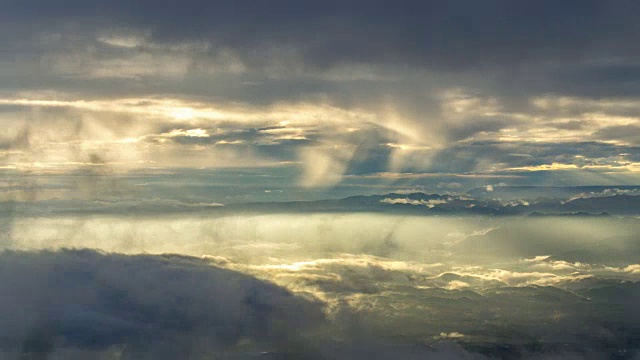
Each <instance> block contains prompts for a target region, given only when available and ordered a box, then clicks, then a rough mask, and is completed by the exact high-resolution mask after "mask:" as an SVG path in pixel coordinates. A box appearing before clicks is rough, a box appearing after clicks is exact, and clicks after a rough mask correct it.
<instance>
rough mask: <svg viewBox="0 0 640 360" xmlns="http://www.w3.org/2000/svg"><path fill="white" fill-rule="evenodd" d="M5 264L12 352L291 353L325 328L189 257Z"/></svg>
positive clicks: (71, 257) (247, 280) (313, 310)
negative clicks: (306, 336)
mask: <svg viewBox="0 0 640 360" xmlns="http://www.w3.org/2000/svg"><path fill="white" fill-rule="evenodd" d="M0 258H1V261H0V263H1V264H2V265H0V268H1V269H2V271H1V272H0V303H1V304H2V306H1V308H2V310H0V312H1V313H2V316H0V328H1V329H2V330H0V349H2V350H4V351H7V352H17V353H22V354H23V355H27V354H38V353H41V354H53V353H55V352H57V351H71V350H73V349H76V350H86V351H98V350H101V351H106V352H109V351H114V350H116V349H119V352H120V353H121V356H122V358H138V357H139V356H141V355H142V354H148V355H149V356H153V357H154V358H167V359H168V358H176V357H181V358H190V357H192V356H196V355H198V356H199V354H203V353H206V352H214V353H215V352H220V351H224V350H233V349H236V350H237V349H238V347H242V346H243V345H242V344H245V345H244V346H247V345H249V344H250V345H249V348H253V349H254V351H261V350H269V351H277V350H278V349H280V348H284V349H287V350H289V349H290V348H293V347H295V346H298V345H296V342H300V343H302V342H303V337H304V335H303V334H304V333H305V332H309V331H312V330H313V329H314V327H316V326H318V325H319V324H321V323H322V321H323V314H322V311H321V307H320V305H319V304H317V303H313V302H310V301H308V300H303V299H301V298H298V297H296V296H294V295H292V294H291V293H290V292H288V291H287V290H284V289H282V288H278V287H276V286H274V285H271V284H269V283H266V282H263V281H260V280H257V279H255V278H252V277H250V276H247V275H242V274H239V273H235V272H232V271H230V270H223V269H220V268H216V267H213V266H211V265H209V264H208V263H207V262H206V261H203V260H198V259H194V258H189V257H184V256H172V255H164V256H149V255H136V256H125V255H117V254H102V253H97V252H94V251H89V250H61V251H57V252H49V251H44V252H6V251H5V252H3V253H1V254H0ZM42 356H46V355H42Z"/></svg>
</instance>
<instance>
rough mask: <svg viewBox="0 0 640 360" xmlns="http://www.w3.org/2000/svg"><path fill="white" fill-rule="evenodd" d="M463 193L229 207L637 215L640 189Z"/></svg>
mask: <svg viewBox="0 0 640 360" xmlns="http://www.w3.org/2000/svg"><path fill="white" fill-rule="evenodd" d="M490 190H491V191H488V190H487V189H486V188H481V189H474V190H471V191H469V192H467V193H465V194H455V195H453V194H425V193H422V192H415V193H409V194H399V193H389V194H385V195H371V196H351V197H347V198H343V199H337V200H319V201H296V202H278V203H253V204H240V205H234V206H229V207H228V208H227V210H229V209H231V208H233V209H243V210H252V211H270V212H388V213H408V214H425V215H427V214H434V215H436V214H442V215H447V214H450V215H456V214H460V215H463V214H469V215H530V216H558V215H561V216H607V215H624V216H634V215H640V186H621V187H605V186H588V187H552V188H549V187H508V186H500V187H496V188H493V189H490Z"/></svg>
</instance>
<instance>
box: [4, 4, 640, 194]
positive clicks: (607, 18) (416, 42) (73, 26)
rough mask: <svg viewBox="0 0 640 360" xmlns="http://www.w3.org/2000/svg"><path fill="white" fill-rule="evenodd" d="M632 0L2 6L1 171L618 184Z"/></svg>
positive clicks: (631, 89) (630, 127)
mask: <svg viewBox="0 0 640 360" xmlns="http://www.w3.org/2000/svg"><path fill="white" fill-rule="evenodd" d="M637 13H638V5H637V4H636V3H635V2H633V1H630V0H618V1H611V2H607V3H602V2H599V1H586V2H585V1H569V2H563V4H561V5H559V4H556V3H553V2H550V1H538V2H536V3H535V4H533V3H518V4H513V3H511V2H508V1H491V2H489V3H483V4H478V3H476V2H474V1H468V0H456V1H453V2H447V4H446V5H445V4H439V3H436V2H424V1H403V2H401V3H398V4H395V5H394V6H389V5H388V4H386V3H383V2H378V1H374V2H370V1H367V2H363V1H350V2H348V3H347V4H344V3H340V4H338V3H337V2H333V1H329V2H322V3H318V4H304V5H302V4H299V3H297V2H294V1H276V2H270V3H269V4H256V3H253V2H237V1H233V2H230V1H214V2H204V1H199V0H189V1H187V2H184V3H181V4H180V5H177V4H173V3H169V2H162V3H157V2H153V3H151V2H147V1H135V2H124V1H113V2H109V3H108V4H106V3H102V2H99V3H95V2H91V1H89V2H72V3H68V2H65V3H64V4H62V3H61V2H58V1H51V2H48V3H47V4H44V5H43V4H41V3H40V2H36V1H20V2H17V1H9V2H8V3H7V4H6V6H5V11H3V14H2V15H0V16H1V19H0V20H2V21H1V23H2V25H1V26H2V31H1V32H2V33H3V37H4V38H5V40H6V41H5V43H6V44H7V46H6V47H5V49H3V51H2V52H1V53H0V64H1V66H0V79H2V82H0V83H1V84H2V86H1V87H0V111H1V113H0V122H2V124H3V125H4V127H5V128H8V129H9V131H8V132H7V134H6V135H4V136H3V137H2V138H1V139H0V159H1V161H2V164H0V166H2V167H3V169H15V170H18V171H20V172H25V171H32V172H33V171H37V172H52V171H57V172H60V171H62V172H68V171H73V170H77V169H78V168H87V167H88V168H92V169H96V168H100V169H108V171H122V170H123V169H124V170H131V169H140V168H144V169H148V168H150V167H162V168H175V167H187V168H214V169H219V168H226V167H239V166H240V167H253V168H255V167H273V166H281V165H282V164H288V165H290V166H294V167H296V168H297V169H298V170H299V172H298V173H297V174H296V175H295V176H294V177H293V178H292V181H293V182H295V183H297V184H299V185H302V186H305V187H321V186H333V185H336V184H339V183H341V182H343V181H344V180H345V177H344V176H345V175H357V174H371V173H379V172H392V173H400V174H401V173H407V172H413V173H443V172H445V173H456V174H483V173H492V174H496V173H497V174H502V175H503V176H504V175H505V172H506V173H509V172H514V171H515V172H523V173H525V175H524V176H533V175H532V174H528V173H532V172H535V173H538V174H542V175H540V176H538V177H537V180H538V181H554V180H553V177H554V176H555V175H553V174H554V173H556V172H559V171H563V172H565V173H566V174H567V177H568V178H569V179H568V180H566V183H568V184H575V183H581V182H582V181H584V182H589V183H592V184H594V183H603V182H605V181H611V179H615V180H614V181H615V182H617V183H625V184H631V183H634V182H637V176H638V175H637V174H638V169H639V168H638V166H639V165H638V164H639V159H638V158H637V156H636V155H635V154H637V153H638V148H637V147H638V146H639V144H638V141H637V138H638V137H639V129H640V127H639V122H638V121H639V119H638V116H637V113H638V110H639V108H640V105H638V97H639V96H640V94H638V92H637V89H638V86H637V82H638V76H637V75H638V68H639V66H640V65H638V64H639V63H638V58H639V56H640V49H639V48H638V46H636V45H635V44H636V41H635V40H636V39H637V37H638V31H639V30H638V28H637V26H636V25H635V24H637V22H638V19H637V16H636V15H635V14H637ZM26 24H29V26H27V25H26ZM563 177H565V176H564V175H563ZM505 179H508V178H505ZM256 181H257V180H256Z"/></svg>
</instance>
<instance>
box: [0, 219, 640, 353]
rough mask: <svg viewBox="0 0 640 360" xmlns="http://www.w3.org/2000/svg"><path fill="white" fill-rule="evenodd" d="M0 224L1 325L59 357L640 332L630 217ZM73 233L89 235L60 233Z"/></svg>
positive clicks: (553, 342) (7, 341)
mask: <svg viewBox="0 0 640 360" xmlns="http://www.w3.org/2000/svg"><path fill="white" fill-rule="evenodd" d="M4 226H5V227H6V229H4V231H3V233H4V234H5V235H4V238H2V239H1V240H0V244H2V246H3V248H4V249H8V250H16V251H5V252H3V253H1V254H0V305H5V306H2V307H0V314H2V316H0V329H8V328H10V327H12V329H16V328H18V327H17V325H16V324H20V326H19V328H20V329H22V330H21V331H15V330H13V331H10V332H9V331H6V330H0V349H2V348H3V344H4V349H5V350H4V351H6V354H14V355H16V356H18V355H19V354H23V353H25V352H27V353H29V352H30V351H32V349H31V348H30V346H32V347H33V346H35V348H37V346H36V345H38V344H39V343H38V341H40V342H42V341H43V340H42V339H40V338H39V337H42V336H44V337H45V338H47V339H48V338H49V337H51V338H52V339H54V340H50V341H49V342H50V344H49V343H47V344H49V345H48V346H49V347H48V348H47V347H46V346H45V348H46V349H48V350H46V351H47V353H48V354H50V355H51V354H54V355H55V354H59V356H62V357H66V358H69V357H72V356H79V357H80V358H81V357H82V356H87V351H89V352H90V353H91V354H92V355H91V356H96V354H98V353H99V354H101V356H112V357H108V358H136V356H140V353H136V352H135V349H136V348H137V347H136V346H138V345H140V343H141V342H142V343H144V344H146V345H147V346H142V345H140V346H138V347H139V348H144V349H148V348H149V347H148V345H149V343H148V342H146V343H145V341H149V340H145V339H147V338H154V339H156V340H157V339H158V338H161V339H162V340H160V341H158V343H159V344H163V345H162V346H159V347H158V349H159V350H158V352H157V353H156V355H149V356H156V357H161V355H158V354H164V355H166V354H169V353H171V352H168V353H167V352H166V349H167V348H171V349H173V350H172V351H178V350H176V349H182V350H179V351H182V352H181V354H182V355H181V356H186V355H189V356H193V357H194V358H197V357H195V355H196V354H200V350H202V353H207V352H209V353H210V352H211V351H214V350H215V351H216V353H218V354H220V353H221V352H220V351H219V350H220V349H224V353H225V354H227V355H225V356H228V358H234V357H233V356H238V357H241V356H246V357H249V358H251V357H252V356H260V354H261V352H262V351H266V352H268V353H262V355H261V356H267V357H268V356H274V357H273V358H276V357H277V356H285V355H283V354H289V355H287V356H293V355H291V354H298V356H301V357H302V358H309V357H312V356H318V357H320V358H335V357H342V358H381V359H383V358H384V359H386V358H394V356H398V355H399V354H401V355H402V356H403V358H411V357H410V356H415V357H416V358H423V357H424V355H425V354H428V355H429V356H432V357H434V356H443V357H454V358H456V357H460V358H465V357H469V358H473V357H482V356H486V357H502V358H512V357H527V356H533V357H536V356H539V355H541V354H545V356H559V357H567V356H575V357H578V358H580V357H593V358H610V357H612V356H616V357H620V358H627V357H629V358H632V357H633V356H637V353H636V351H637V349H638V347H640V328H639V327H638V324H640V310H638V306H637V304H638V303H639V301H640V284H639V283H638V282H637V281H638V280H640V239H639V234H640V220H638V219H635V218H597V217H594V218H590V217H565V218H557V217H556V218H552V217H540V218H536V217H520V218H505V217H502V218H490V217H437V216H432V217H425V216H422V217H421V216H415V217H407V216H393V215H376V214H302V215H245V214H238V215H230V216H224V217H217V218H213V217H211V216H208V215H189V216H168V215H167V216H162V217H126V216H111V217H96V216H73V217H56V218H38V217H32V218H13V219H11V221H7V222H6V223H5V224H4ZM81 248H88V249H94V250H98V251H99V252H93V251H71V250H62V249H81ZM24 250H28V251H27V252H25V251H24ZM40 250H55V251H40ZM159 254H179V255H186V256H189V257H175V256H151V255H159ZM123 255H136V256H123ZM143 255H144V256H143ZM191 257H195V258H191ZM172 269H173V270H172ZM176 269H179V270H180V275H179V276H178V275H176V274H175V273H174V272H175V271H177V270H176ZM172 271H174V272H172ZM58 273H60V274H63V275H64V276H62V275H61V276H60V277H59V278H57V277H56V275H55V274H58ZM70 274H71V275H70ZM206 274H210V276H209V275H206ZM68 276H75V279H76V280H77V281H76V280H74V282H73V284H71V283H70V282H68V281H65V280H64V279H66V278H67V277H68ZM256 278H257V279H256ZM38 279H39V280H38ZM42 279H47V280H46V281H44V280H42ZM52 279H57V280H52ZM96 279H97V280H96ZM176 279H179V280H176ZM260 280H265V281H266V282H263V281H260ZM254 282H255V284H259V285H255V284H254ZM28 284H30V285H28ZM34 284H35V285H34ZM38 284H39V285H38ZM212 284H213V285H212ZM247 284H249V285H247ZM251 284H254V285H251ZM273 284H275V285H277V286H274V285H273ZM83 286H86V287H87V289H88V288H90V289H91V290H87V289H84V290H83V289H81V288H82V287H83ZM212 286H213V287H214V288H212ZM281 288H285V289H286V290H282V289H281ZM114 289H119V290H118V291H116V290H114ZM133 289H135V294H134V295H131V293H132V291H133ZM143 289H146V290H143ZM287 290H288V291H290V292H291V294H289V293H288V291H287ZM281 291H282V292H281ZM105 294H106V295H105ZM287 294H288V295H287ZM114 296H116V297H118V299H119V300H118V301H115V300H113V299H112V297H114ZM105 297H108V299H111V300H105ZM254 298H255V299H254ZM252 299H253V300H252ZM256 299H259V300H256ZM260 299H261V300H260ZM16 301H17V303H16ZM9 304H13V305H12V306H8V305H9ZM17 304H24V306H20V305H17ZM96 304H97V305H96ZM114 304H115V305H114ZM240 305H241V306H240ZM127 306H134V308H135V311H134V310H132V309H127ZM18 308H20V309H18ZM247 308H248V309H251V311H249V310H247ZM21 309H22V311H20V310H21ZM24 309H29V310H24ZM256 309H258V310H259V311H258V310H256ZM227 311H229V312H230V313H229V314H227V313H226V312H227ZM248 311H249V312H248ZM256 311H258V313H256ZM211 313H216V315H215V316H213V315H211ZM51 314H55V315H51ZM132 314H138V315H132ZM139 314H144V315H139ZM283 314H286V316H285V315H283ZM43 319H44V320H43ZM167 319H171V321H165V320H167ZM220 322H224V323H225V324H227V326H225V329H226V330H224V331H222V330H220V328H219V324H220ZM43 323H44V324H47V325H46V326H47V327H46V329H47V330H46V336H45V335H41V334H40V333H38V331H40V330H37V329H38V328H39V327H41V326H43V325H42V324H43ZM229 323H232V324H234V325H229ZM176 324H179V325H176ZM238 324H240V325H238ZM265 324H267V325H265ZM30 326H31V328H30ZM96 328H100V329H102V330H100V331H98V330H96ZM229 328H231V329H233V330H229ZM212 329H213V330H212ZM215 329H217V330H215ZM34 331H35V332H36V333H37V334H36V335H33V332H34ZM103 332H106V333H109V335H108V336H107V335H105V334H103ZM228 332H230V333H228ZM79 333H83V334H84V333H86V334H89V335H86V336H85V337H83V336H81V335H79ZM172 334H174V335H172ZM175 334H180V336H177V335H175ZM20 336H22V338H19V337H20ZM34 336H35V337H36V339H35V340H34V339H32V338H33V337H34ZM177 338H179V339H180V341H179V343H180V344H181V346H173V345H167V344H173V343H174V342H175V341H178V340H175V339H177ZM185 338H188V339H190V340H184V339H185ZM25 339H26V340H25ZM204 339H209V340H207V341H205V340H204ZM211 339H214V340H211ZM29 341H31V342H35V344H36V345H33V344H32V345H29V344H31V343H30V342H29ZM185 341H186V343H187V344H191V345H188V346H187V345H185ZM14 343H19V344H20V345H19V346H14V345H15V344H14ZM196 343H197V344H198V345H197V346H196V345H195V344H196ZM25 344H26V345H25ZM154 344H155V342H154ZM203 344H207V345H206V346H205V345H203ZM214 344H215V345H214ZM186 348H188V349H190V350H189V352H186V353H185V352H183V351H186V350H184V349H186ZM25 349H26V350H25ZM114 349H115V350H114ZM194 349H200V350H197V351H196V350H194ZM116 350H117V351H116ZM145 351H146V350H145ZM0 354H1V352H0ZM136 354H138V355H136ZM173 354H174V355H175V353H173ZM54 355H51V356H54ZM117 356H119V357H117ZM166 356H169V355H166ZM176 356H177V355H176Z"/></svg>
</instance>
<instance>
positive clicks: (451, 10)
mask: <svg viewBox="0 0 640 360" xmlns="http://www.w3.org/2000/svg"><path fill="white" fill-rule="evenodd" d="M639 6H640V5H638V3H637V2H634V1H624V0H621V1H610V2H601V1H565V2H562V3H560V4H559V3H557V2H554V1H536V2H533V1H527V2H517V3H514V2H511V1H502V0H496V1H489V2H476V1H466V0H465V1H462V0H456V1H448V2H446V3H442V2H439V1H402V2H397V3H394V4H389V3H388V2H383V1H373V2H372V1H350V2H346V3H345V2H342V1H323V2H312V3H309V2H304V3H302V2H297V1H289V0H284V1H270V2H267V3H263V2H253V1H213V2H211V1H201V0H191V1H186V2H181V3H175V2H171V1H160V2H158V1H145V0H143V1H135V2H130V1H110V2H103V1H89V2H86V1H72V2H69V1H65V2H62V1H49V2H45V3H43V2H40V1H19V2H18V1H10V2H8V3H5V6H4V8H5V11H4V14H5V15H4V16H3V18H4V20H5V21H7V20H10V21H11V22H12V23H16V22H21V21H26V20H28V21H32V22H35V24H37V26H38V27H39V28H40V30H44V29H47V28H51V27H55V26H56V25H57V24H60V23H59V20H61V19H64V20H65V21H73V22H76V23H80V24H84V25H85V26H86V25H89V24H98V26H100V25H117V26H125V27H130V28H134V29H135V28H143V29H150V30H151V31H152V36H153V39H154V40H155V41H159V42H181V41H185V40H202V39H204V40H208V41H211V42H212V43H213V44H214V45H215V46H216V47H222V48H231V49H234V50H237V51H238V52H240V53H242V54H243V56H244V57H246V58H247V59H250V60H251V61H260V58H261V56H263V55H264V53H262V52H263V51H264V50H266V48H267V47H270V46H272V45H275V46H283V47H286V46H293V47H294V48H297V49H298V50H299V51H300V52H301V54H302V56H303V57H304V58H305V60H306V61H307V62H308V63H310V64H313V65H316V66H320V67H324V66H330V65H333V64H335V63H339V62H371V61H374V62H377V61H382V62H399V63H405V64H417V65H419V66H437V67H444V68H451V69H454V68H465V67H468V66H486V65H488V66H491V65H498V64H505V63H506V64H517V63H520V62H521V61H524V60H530V59H546V60H558V61H562V60H571V59H576V58H579V57H581V56H584V55H587V54H591V53H592V52H593V51H595V52H598V51H599V50H604V51H606V52H608V53H613V54H617V55H638V52H637V48H633V47H632V46H629V44H630V43H629V41H633V39H635V38H636V37H637V36H638V34H639V33H638V32H639V31H640V29H639V28H638V26H637V25H636V20H637V19H636V18H635V16H634V14H637V13H638V11H640V8H639Z"/></svg>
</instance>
